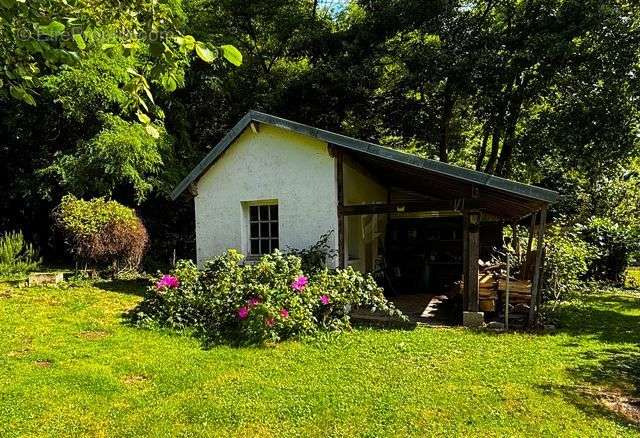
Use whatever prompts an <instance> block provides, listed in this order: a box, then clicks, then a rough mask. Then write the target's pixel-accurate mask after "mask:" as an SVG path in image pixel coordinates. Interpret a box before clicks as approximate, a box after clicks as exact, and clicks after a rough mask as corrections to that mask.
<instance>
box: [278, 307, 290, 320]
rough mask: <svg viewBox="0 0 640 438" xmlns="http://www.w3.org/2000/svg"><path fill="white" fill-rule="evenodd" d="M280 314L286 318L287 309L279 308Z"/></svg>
mask: <svg viewBox="0 0 640 438" xmlns="http://www.w3.org/2000/svg"><path fill="white" fill-rule="evenodd" d="M280 316H282V317H283V318H288V317H289V311H288V310H287V309H280Z"/></svg>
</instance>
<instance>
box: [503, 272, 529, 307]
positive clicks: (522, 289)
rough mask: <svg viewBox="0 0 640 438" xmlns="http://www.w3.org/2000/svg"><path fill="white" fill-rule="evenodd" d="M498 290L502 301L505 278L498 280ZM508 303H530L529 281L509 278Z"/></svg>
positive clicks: (505, 286) (504, 291) (504, 290)
mask: <svg viewBox="0 0 640 438" xmlns="http://www.w3.org/2000/svg"><path fill="white" fill-rule="evenodd" d="M498 292H499V293H500V296H501V298H502V300H503V301H505V300H506V298H505V297H506V293H507V280H506V278H500V279H499V280H498ZM509 304H511V305H513V306H516V305H518V304H526V305H529V304H531V282H529V281H524V280H515V279H513V278H511V279H509Z"/></svg>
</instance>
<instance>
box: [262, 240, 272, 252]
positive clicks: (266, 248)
mask: <svg viewBox="0 0 640 438" xmlns="http://www.w3.org/2000/svg"><path fill="white" fill-rule="evenodd" d="M270 252H271V248H270V247H269V239H260V254H269V253H270Z"/></svg>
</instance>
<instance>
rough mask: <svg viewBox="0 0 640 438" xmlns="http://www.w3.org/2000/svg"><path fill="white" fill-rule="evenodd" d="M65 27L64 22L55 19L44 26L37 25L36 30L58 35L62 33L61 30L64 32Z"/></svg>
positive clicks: (52, 35)
mask: <svg viewBox="0 0 640 438" xmlns="http://www.w3.org/2000/svg"><path fill="white" fill-rule="evenodd" d="M65 29H66V27H65V25H64V24H62V23H60V22H59V21H55V20H54V21H52V22H51V23H49V24H47V25H46V26H40V27H38V31H39V32H40V33H41V34H44V35H47V36H51V37H55V36H59V35H60V34H62V32H64V30H65Z"/></svg>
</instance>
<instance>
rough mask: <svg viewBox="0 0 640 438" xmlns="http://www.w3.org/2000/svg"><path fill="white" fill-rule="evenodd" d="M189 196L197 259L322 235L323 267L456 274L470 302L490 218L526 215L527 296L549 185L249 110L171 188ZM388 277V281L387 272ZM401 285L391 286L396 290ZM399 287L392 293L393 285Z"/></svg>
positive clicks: (489, 241)
mask: <svg viewBox="0 0 640 438" xmlns="http://www.w3.org/2000/svg"><path fill="white" fill-rule="evenodd" d="M184 193H187V194H189V195H190V196H192V197H193V199H194V203H195V217H196V246H197V258H198V263H200V264H201V263H203V262H204V261H205V260H206V259H208V258H210V257H213V256H215V255H217V254H220V253H222V252H223V251H225V250H226V249H228V248H236V249H238V250H239V251H241V252H243V253H244V254H246V255H247V257H248V259H251V258H255V257H259V256H260V255H262V254H265V253H268V252H271V251H273V250H275V249H281V250H286V249H287V248H298V249H300V248H305V247H308V246H311V245H312V244H313V243H315V242H316V241H317V240H318V239H319V237H320V236H321V235H323V234H326V233H328V232H330V233H331V236H330V239H329V245H330V246H331V247H332V248H333V249H335V250H336V251H337V254H338V257H336V259H335V260H330V261H328V263H329V264H330V265H332V266H340V267H345V266H352V267H354V269H358V270H360V271H363V272H373V271H376V270H379V269H381V268H380V267H381V266H383V269H385V270H387V271H388V276H389V277H390V278H391V277H394V276H397V279H398V281H397V282H396V285H398V287H394V289H402V288H407V289H410V291H411V292H414V293H415V292H419V293H420V291H428V290H429V289H432V290H435V289H444V288H445V287H446V286H447V285H448V284H449V283H451V282H455V281H458V282H459V280H462V282H461V284H463V285H464V287H463V291H462V296H463V307H464V309H466V310H468V311H471V312H474V311H478V309H479V301H480V298H479V289H480V285H479V275H478V262H479V259H480V258H481V256H482V257H485V255H486V254H487V253H488V252H489V251H490V250H491V248H492V247H493V246H495V245H500V244H501V242H502V238H501V227H502V226H504V225H506V224H512V223H520V222H523V221H528V220H529V219H528V218H529V217H531V218H532V221H531V223H532V230H533V229H534V228H535V232H536V233H537V234H538V236H537V237H538V238H537V239H536V242H537V245H538V247H539V248H538V251H537V252H536V254H537V257H536V260H535V263H534V268H533V270H532V275H533V278H532V279H531V280H532V283H531V284H532V286H531V289H532V290H531V295H532V300H531V301H532V308H531V312H532V315H534V314H535V308H536V305H537V303H538V302H539V301H538V300H537V296H538V288H539V284H540V281H539V277H540V265H541V257H542V251H541V250H540V248H541V245H542V240H543V235H544V229H545V220H546V212H547V209H548V207H549V205H550V204H551V203H553V202H554V201H555V200H556V198H557V193H556V192H554V191H551V190H547V189H544V188H540V187H536V186H532V185H528V184H523V183H519V182H516V181H511V180H508V179H504V178H499V177H496V176H493V175H488V174H485V173H482V172H477V171H474V170H469V169H465V168H461V167H457V166H454V165H450V164H446V163H442V162H439V161H434V160H429V159H424V158H420V157H417V156H415V155H410V154H406V153H402V152H399V151H397V150H393V149H389V148H386V147H383V146H380V145H376V144H372V143H368V142H365V141H361V140H357V139H354V138H350V137H346V136H343V135H340V134H337V133H333V132H329V131H324V130H321V129H318V128H314V127H311V126H308V125H304V124H301V123H297V122H293V121H290V120H285V119H282V118H279V117H275V116H272V115H269V114H264V113H260V112H256V111H250V112H249V113H247V114H246V115H245V116H244V117H243V118H242V119H241V120H240V121H239V122H238V123H237V124H236V125H235V126H234V127H233V128H232V129H231V130H230V131H229V132H228V133H227V135H226V136H225V137H224V138H223V139H222V140H221V141H220V142H219V143H218V144H217V145H216V146H215V147H214V148H213V149H212V150H211V151H210V152H209V153H208V154H207V155H206V156H205V157H204V158H203V159H202V161H201V162H200V163H199V164H198V165H197V166H196V167H195V168H194V169H193V170H192V171H191V173H190V174H189V175H188V176H187V177H185V178H184V180H183V181H182V182H181V183H180V184H179V185H178V186H177V187H176V189H175V190H174V192H173V194H172V196H173V198H174V199H176V198H177V197H179V196H181V195H183V194H184ZM394 281H395V280H394ZM400 286H401V287H400ZM397 292H398V293H402V291H401V290H398V291H397Z"/></svg>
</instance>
